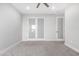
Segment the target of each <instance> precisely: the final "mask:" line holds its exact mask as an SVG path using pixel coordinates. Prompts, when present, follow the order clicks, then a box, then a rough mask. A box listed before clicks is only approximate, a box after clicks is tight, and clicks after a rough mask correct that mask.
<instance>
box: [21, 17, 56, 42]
mask: <svg viewBox="0 0 79 59" xmlns="http://www.w3.org/2000/svg"><path fill="white" fill-rule="evenodd" d="M33 16H36V17H45V20H44V26H45V27H44V38H45V40H56V16H55V15H25V16H24V18H23V41H26V40H27V37H28V23H27V21H28V20H27V17H33Z"/></svg>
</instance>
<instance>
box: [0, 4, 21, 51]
mask: <svg viewBox="0 0 79 59" xmlns="http://www.w3.org/2000/svg"><path fill="white" fill-rule="evenodd" d="M21 25H22V24H21V17H20V15H19V13H17V11H16V10H15V9H14V8H12V6H11V5H9V4H0V51H1V52H2V51H3V50H4V49H5V48H7V47H9V46H10V45H12V44H14V43H16V42H18V41H20V40H21Z"/></svg>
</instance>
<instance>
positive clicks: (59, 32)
mask: <svg viewBox="0 0 79 59" xmlns="http://www.w3.org/2000/svg"><path fill="white" fill-rule="evenodd" d="M78 39H79V3H52V2H51V3H0V56H79V40H78Z"/></svg>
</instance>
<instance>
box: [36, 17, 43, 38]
mask: <svg viewBox="0 0 79 59" xmlns="http://www.w3.org/2000/svg"><path fill="white" fill-rule="evenodd" d="M37 25H38V26H37V27H38V28H37V38H44V19H43V18H38V20H37Z"/></svg>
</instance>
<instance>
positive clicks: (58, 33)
mask: <svg viewBox="0 0 79 59" xmlns="http://www.w3.org/2000/svg"><path fill="white" fill-rule="evenodd" d="M63 24H64V18H63V17H57V18H56V37H57V39H60V40H63V38H64V35H63V34H64V26H63Z"/></svg>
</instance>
